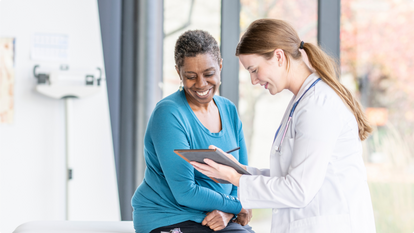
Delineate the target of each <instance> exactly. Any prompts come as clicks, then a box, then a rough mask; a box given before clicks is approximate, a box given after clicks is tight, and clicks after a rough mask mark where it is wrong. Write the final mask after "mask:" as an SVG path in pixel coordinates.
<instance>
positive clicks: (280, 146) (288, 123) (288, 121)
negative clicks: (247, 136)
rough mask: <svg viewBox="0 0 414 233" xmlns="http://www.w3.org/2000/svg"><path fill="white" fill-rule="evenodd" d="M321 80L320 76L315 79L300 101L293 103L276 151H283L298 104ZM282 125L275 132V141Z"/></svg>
mask: <svg viewBox="0 0 414 233" xmlns="http://www.w3.org/2000/svg"><path fill="white" fill-rule="evenodd" d="M320 80H321V78H318V79H317V80H315V81H314V82H313V83H312V85H311V86H310V87H308V89H306V91H305V92H304V93H303V94H302V96H301V97H300V98H299V99H298V101H296V102H295V103H294V104H293V107H292V109H291V110H290V114H289V118H288V120H287V123H286V126H285V130H284V131H283V136H282V139H281V140H280V143H279V146H278V147H277V149H276V152H278V153H280V152H281V151H282V143H283V140H284V139H285V136H286V132H287V130H288V128H289V125H290V121H291V119H292V116H293V113H294V112H295V109H296V106H298V104H299V102H300V100H301V99H302V97H303V96H304V95H305V94H306V92H308V91H309V89H311V88H312V87H313V86H315V85H316V83H318V82H319V81H320ZM281 126H282V124H280V126H279V128H278V129H277V131H276V134H275V138H274V139H273V142H274V141H275V140H276V137H277V135H278V134H279V130H280V127H281Z"/></svg>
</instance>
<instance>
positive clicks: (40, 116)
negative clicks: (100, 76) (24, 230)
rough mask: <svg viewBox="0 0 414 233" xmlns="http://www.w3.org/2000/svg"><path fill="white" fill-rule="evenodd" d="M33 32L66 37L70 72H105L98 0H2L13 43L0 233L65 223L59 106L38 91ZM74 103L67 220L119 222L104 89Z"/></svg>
mask: <svg viewBox="0 0 414 233" xmlns="http://www.w3.org/2000/svg"><path fill="white" fill-rule="evenodd" d="M34 33H61V34H66V35H69V38H70V39H69V40H70V49H69V50H70V59H69V61H68V62H65V63H66V64H69V67H80V66H82V67H97V66H98V67H102V68H103V53H102V43H101V37H100V27H99V15H98V6H97V2H96V0H0V36H3V37H4V36H8V37H14V38H16V48H15V49H16V50H15V51H16V53H15V74H16V75H15V87H14V106H15V115H14V123H13V124H11V125H0V232H1V233H5V232H12V231H13V230H14V229H15V228H16V227H17V226H18V225H20V224H22V223H24V222H27V221H32V220H64V216H65V215H64V213H65V212H64V211H65V198H64V197H65V195H64V187H65V182H64V172H65V170H64V158H65V136H64V133H65V131H64V122H65V121H64V101H63V100H55V99H51V98H48V97H45V96H42V95H40V94H38V93H36V92H35V90H34V87H35V85H36V79H35V78H34V77H33V75H32V69H33V66H34V65H35V64H40V65H41V66H42V65H44V66H59V65H60V64H61V62H41V61H34V60H32V59H31V58H30V46H31V43H32V36H33V34H34ZM102 84H103V85H102V90H101V92H100V93H99V94H97V95H95V96H92V97H90V98H85V99H80V100H74V101H73V115H72V118H73V124H72V126H73V127H72V133H73V134H72V136H73V137H72V139H73V140H72V147H71V149H72V151H73V154H74V156H73V157H72V158H71V163H72V168H73V171H74V179H73V180H72V181H71V182H70V195H69V200H70V208H69V211H70V212H69V219H70V220H119V219H120V211H119V203H118V192H117V185H116V175H115V165H114V156H113V148H112V138H111V129H110V119H109V108H108V100H107V92H106V86H105V85H106V83H105V82H102Z"/></svg>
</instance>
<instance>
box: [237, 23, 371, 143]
mask: <svg viewBox="0 0 414 233" xmlns="http://www.w3.org/2000/svg"><path fill="white" fill-rule="evenodd" d="M299 47H300V48H303V49H304V50H305V52H306V54H307V56H308V59H309V63H310V65H311V66H312V67H313V69H315V71H316V73H317V74H318V75H319V76H320V77H321V79H322V80H323V81H324V82H325V83H327V84H328V85H329V86H330V87H331V88H332V89H333V90H334V91H335V92H336V93H337V94H338V95H339V97H340V98H341V99H342V101H343V102H344V103H345V104H346V105H347V106H348V107H349V109H350V110H351V111H352V113H353V114H354V116H355V118H356V121H357V123H358V131H359V138H360V139H361V140H365V139H366V138H367V137H368V135H369V133H371V132H372V128H371V126H370V125H369V123H368V121H367V119H366V117H365V114H364V112H363V110H362V107H361V105H360V104H359V102H358V101H357V100H356V99H355V97H354V96H352V94H351V92H349V91H348V89H346V88H345V86H344V85H342V84H341V83H340V82H339V80H338V77H339V69H338V66H337V65H336V62H335V61H334V59H332V58H331V57H330V56H328V55H327V54H326V53H325V52H323V51H322V50H321V49H320V48H319V47H318V46H316V45H313V44H310V43H302V42H301V40H300V39H299V36H298V34H297V32H296V31H295V30H294V29H293V27H292V26H290V25H289V24H288V23H286V22H285V21H283V20H278V19H259V20H256V21H254V22H253V23H251V24H250V26H249V28H248V29H247V31H246V33H245V34H244V35H243V36H242V38H241V39H240V42H239V44H238V45H237V48H236V56H239V55H240V54H258V55H261V56H263V57H265V58H266V59H270V58H271V57H272V56H273V51H274V50H275V49H278V48H279V49H282V50H283V51H284V52H285V56H286V55H288V56H289V57H290V58H291V59H294V60H298V59H301V57H302V55H301V53H300V51H299ZM287 62H289V59H287ZM288 65H289V63H288V64H287V66H288Z"/></svg>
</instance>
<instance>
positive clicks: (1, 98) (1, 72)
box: [0, 37, 15, 124]
mask: <svg viewBox="0 0 414 233" xmlns="http://www.w3.org/2000/svg"><path fill="white" fill-rule="evenodd" d="M14 42H15V40H14V38H4V37H0V124H11V123H13V115H14V93H13V92H14Z"/></svg>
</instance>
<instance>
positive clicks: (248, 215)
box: [234, 209, 252, 226]
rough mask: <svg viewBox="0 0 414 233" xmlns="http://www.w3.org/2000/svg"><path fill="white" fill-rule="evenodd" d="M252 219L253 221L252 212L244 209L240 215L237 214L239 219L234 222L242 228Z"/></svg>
mask: <svg viewBox="0 0 414 233" xmlns="http://www.w3.org/2000/svg"><path fill="white" fill-rule="evenodd" d="M251 219H252V210H246V209H242V210H241V211H240V213H238V214H237V218H236V220H234V222H235V223H238V224H240V225H242V226H245V225H247V224H248V223H249V222H250V220H251Z"/></svg>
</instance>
